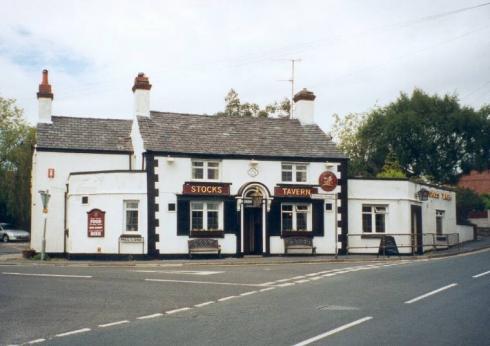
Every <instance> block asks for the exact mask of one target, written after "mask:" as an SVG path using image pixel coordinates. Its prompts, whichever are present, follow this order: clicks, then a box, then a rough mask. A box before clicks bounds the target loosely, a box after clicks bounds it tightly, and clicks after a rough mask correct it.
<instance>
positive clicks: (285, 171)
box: [281, 163, 307, 183]
mask: <svg viewBox="0 0 490 346" xmlns="http://www.w3.org/2000/svg"><path fill="white" fill-rule="evenodd" d="M306 168H307V165H306V164H304V163H283V164H281V176H282V181H283V182H285V183H306V176H307V174H306V173H307V169H306Z"/></svg>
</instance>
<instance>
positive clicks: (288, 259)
mask: <svg viewBox="0 0 490 346" xmlns="http://www.w3.org/2000/svg"><path fill="white" fill-rule="evenodd" d="M28 248H29V244H28V243H7V244H4V243H0V263H9V264H12V265H14V264H22V263H32V262H33V261H32V260H27V259H24V258H22V254H21V251H22V250H24V249H28ZM486 248H490V236H480V237H478V239H477V240H474V241H469V242H465V243H463V244H461V245H460V246H454V247H451V248H449V249H445V250H437V251H429V252H426V253H425V254H424V255H416V256H401V257H400V258H399V257H393V256H392V257H379V258H378V257H377V256H376V255H341V256H334V255H317V256H311V255H310V256H301V255H295V256H269V257H263V256H244V257H242V258H235V257H223V258H215V257H204V258H195V259H192V260H190V259H184V258H182V259H162V260H139V261H136V260H132V261H108V260H91V261H89V260H67V259H64V258H52V259H50V260H49V261H46V262H40V261H36V263H38V264H40V265H64V266H80V265H86V266H150V267H151V266H161V265H163V266H167V265H169V264H174V265H248V264H257V265H267V264H283V263H339V262H366V261H377V260H380V259H381V260H388V261H389V260H391V261H394V260H400V259H408V258H410V259H413V260H420V259H427V258H437V257H446V256H454V255H457V254H461V253H468V252H473V251H478V250H481V249H486Z"/></svg>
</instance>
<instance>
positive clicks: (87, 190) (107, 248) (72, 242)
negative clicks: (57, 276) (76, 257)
mask: <svg viewBox="0 0 490 346" xmlns="http://www.w3.org/2000/svg"><path fill="white" fill-rule="evenodd" d="M82 196H87V197H88V204H82ZM125 200H134V201H138V202H139V212H138V232H129V233H128V234H139V235H141V236H142V237H143V238H144V241H145V242H144V249H142V247H141V245H140V244H134V246H133V248H134V252H132V253H135V254H143V253H145V254H146V253H147V243H148V232H147V199H146V172H130V173H103V174H100V173H96V174H81V175H72V176H70V179H69V192H68V204H67V205H68V212H67V228H68V229H69V237H68V238H67V245H68V248H67V252H69V253H71V254H96V253H103V254H118V253H119V237H120V236H121V235H122V234H125V233H126V232H125V224H124V201H125ZM92 209H100V210H102V211H104V212H105V234H104V237H100V238H99V237H97V238H94V237H88V235H87V220H88V219H87V212H88V211H90V210H92ZM136 246H137V248H136Z"/></svg>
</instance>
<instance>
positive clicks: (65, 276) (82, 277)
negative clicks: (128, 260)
mask: <svg viewBox="0 0 490 346" xmlns="http://www.w3.org/2000/svg"><path fill="white" fill-rule="evenodd" d="M2 274H3V275H18V276H41V277H57V278H81V279H90V278H92V277H93V276H92V275H61V274H33V273H12V272H3V273H2Z"/></svg>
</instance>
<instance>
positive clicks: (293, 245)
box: [284, 237, 316, 255]
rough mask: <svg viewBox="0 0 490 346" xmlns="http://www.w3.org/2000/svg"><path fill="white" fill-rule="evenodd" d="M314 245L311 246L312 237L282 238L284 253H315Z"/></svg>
mask: <svg viewBox="0 0 490 346" xmlns="http://www.w3.org/2000/svg"><path fill="white" fill-rule="evenodd" d="M315 252H316V247H315V246H313V239H312V238H308V237H288V238H284V253H285V254H286V255H287V254H291V253H295V254H298V253H308V254H312V255H313V254H315Z"/></svg>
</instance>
